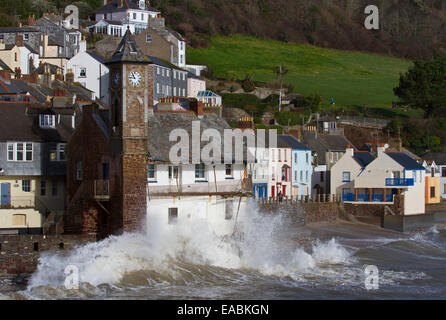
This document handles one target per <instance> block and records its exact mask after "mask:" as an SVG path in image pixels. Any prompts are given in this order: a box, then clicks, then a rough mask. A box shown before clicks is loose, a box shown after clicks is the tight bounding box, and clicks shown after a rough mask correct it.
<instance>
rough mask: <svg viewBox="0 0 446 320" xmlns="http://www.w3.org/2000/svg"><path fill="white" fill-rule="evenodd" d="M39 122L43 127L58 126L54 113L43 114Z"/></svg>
mask: <svg viewBox="0 0 446 320" xmlns="http://www.w3.org/2000/svg"><path fill="white" fill-rule="evenodd" d="M39 123H40V127H41V128H54V127H55V126H56V116H55V115H54V114H41V115H40V116H39Z"/></svg>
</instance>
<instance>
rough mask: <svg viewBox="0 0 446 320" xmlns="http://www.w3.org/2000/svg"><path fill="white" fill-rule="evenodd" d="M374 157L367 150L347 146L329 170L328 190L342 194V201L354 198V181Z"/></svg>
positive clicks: (335, 193) (334, 193) (333, 193)
mask: <svg viewBox="0 0 446 320" xmlns="http://www.w3.org/2000/svg"><path fill="white" fill-rule="evenodd" d="M374 159H375V157H374V156H373V155H372V154H371V153H370V152H367V151H355V150H354V149H353V148H347V149H346V150H345V154H344V155H343V156H342V157H341V158H340V159H339V160H338V162H336V164H335V165H334V166H333V167H332V168H331V171H330V190H331V194H332V195H342V198H343V201H352V200H353V199H354V197H353V196H354V192H353V191H352V190H353V189H354V181H355V179H356V178H357V177H359V175H360V174H361V173H362V171H363V170H364V168H365V167H366V166H367V165H368V164H369V163H370V162H372V161H373V160H374Z"/></svg>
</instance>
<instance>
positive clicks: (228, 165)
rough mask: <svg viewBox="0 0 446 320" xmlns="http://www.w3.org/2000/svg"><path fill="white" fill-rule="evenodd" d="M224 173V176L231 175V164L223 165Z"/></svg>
mask: <svg viewBox="0 0 446 320" xmlns="http://www.w3.org/2000/svg"><path fill="white" fill-rule="evenodd" d="M225 175H226V177H232V164H226V165H225Z"/></svg>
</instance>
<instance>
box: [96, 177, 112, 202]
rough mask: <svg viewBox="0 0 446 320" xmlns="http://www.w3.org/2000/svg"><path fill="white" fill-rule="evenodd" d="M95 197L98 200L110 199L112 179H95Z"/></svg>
mask: <svg viewBox="0 0 446 320" xmlns="http://www.w3.org/2000/svg"><path fill="white" fill-rule="evenodd" d="M94 198H95V199H96V200H109V199H110V180H94Z"/></svg>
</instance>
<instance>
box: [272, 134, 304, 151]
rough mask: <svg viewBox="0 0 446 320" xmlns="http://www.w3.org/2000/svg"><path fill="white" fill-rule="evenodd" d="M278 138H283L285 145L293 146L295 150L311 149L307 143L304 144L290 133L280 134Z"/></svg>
mask: <svg viewBox="0 0 446 320" xmlns="http://www.w3.org/2000/svg"><path fill="white" fill-rule="evenodd" d="M277 138H278V140H281V141H282V142H283V143H285V145H287V146H289V147H291V149H293V150H311V149H310V148H308V147H307V146H306V145H304V144H303V143H302V142H300V141H299V140H297V139H296V138H295V137H293V136H290V135H280V136H278V137H277Z"/></svg>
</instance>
